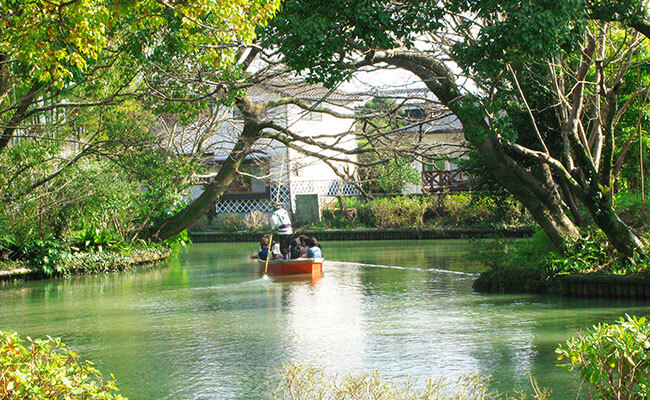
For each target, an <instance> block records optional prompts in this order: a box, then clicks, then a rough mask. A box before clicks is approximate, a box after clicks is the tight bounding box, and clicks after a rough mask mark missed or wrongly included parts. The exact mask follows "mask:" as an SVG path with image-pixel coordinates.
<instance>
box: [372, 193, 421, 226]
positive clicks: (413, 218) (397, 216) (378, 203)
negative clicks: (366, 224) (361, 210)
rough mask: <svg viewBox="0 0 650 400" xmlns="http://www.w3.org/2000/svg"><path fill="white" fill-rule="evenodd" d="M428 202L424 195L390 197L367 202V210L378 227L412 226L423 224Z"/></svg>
mask: <svg viewBox="0 0 650 400" xmlns="http://www.w3.org/2000/svg"><path fill="white" fill-rule="evenodd" d="M429 202H430V199H428V198H426V197H421V198H411V197H390V198H385V199H379V200H375V201H373V202H371V203H369V205H368V212H369V214H370V219H371V221H372V222H373V225H374V226H376V227H378V228H406V227H410V228H414V227H419V226H422V225H423V222H424V212H425V210H426V204H427V203H429Z"/></svg>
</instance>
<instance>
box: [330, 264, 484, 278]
mask: <svg viewBox="0 0 650 400" xmlns="http://www.w3.org/2000/svg"><path fill="white" fill-rule="evenodd" d="M330 262H331V263H334V264H342V265H354V266H357V267H363V268H385V269H403V270H411V271H423V272H436V273H441V274H452V275H465V276H477V275H478V274H474V273H471V272H461V271H450V270H448V269H439V268H416V267H400V266H397V265H380V264H365V263H355V262H345V261H330Z"/></svg>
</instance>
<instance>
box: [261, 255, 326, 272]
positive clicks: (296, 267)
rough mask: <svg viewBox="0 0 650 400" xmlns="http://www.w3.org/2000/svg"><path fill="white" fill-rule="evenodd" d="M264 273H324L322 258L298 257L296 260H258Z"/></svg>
mask: <svg viewBox="0 0 650 400" xmlns="http://www.w3.org/2000/svg"><path fill="white" fill-rule="evenodd" d="M258 262H259V264H260V268H261V271H262V273H265V272H266V273H267V274H269V275H304V274H311V275H321V274H322V273H323V259H322V258H298V259H295V260H269V265H268V267H266V261H265V260H258Z"/></svg>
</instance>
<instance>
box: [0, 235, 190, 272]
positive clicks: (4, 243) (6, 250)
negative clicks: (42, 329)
mask: <svg viewBox="0 0 650 400" xmlns="http://www.w3.org/2000/svg"><path fill="white" fill-rule="evenodd" d="M0 239H2V240H0V279H13V278H23V277H25V278H45V277H54V276H62V275H71V274H90V273H104V272H113V271H122V270H125V269H129V268H133V267H135V266H140V265H143V264H150V263H153V262H156V261H160V260H164V259H165V258H167V257H168V256H169V255H170V254H172V253H174V252H176V251H178V249H179V248H180V247H182V246H184V245H185V244H186V243H187V242H189V236H188V235H187V233H183V234H182V235H179V236H178V237H175V238H173V239H172V240H169V241H166V242H162V243H151V242H146V241H142V240H140V241H131V242H127V241H124V240H121V239H120V238H119V237H118V236H116V235H110V234H107V233H106V232H103V231H101V230H99V229H93V230H89V231H85V232H81V233H79V234H78V235H76V236H73V237H71V239H69V240H66V239H60V238H57V237H55V236H53V235H49V236H48V235H46V236H44V237H41V238H37V239H33V238H20V237H10V236H3V237H2V238H0Z"/></svg>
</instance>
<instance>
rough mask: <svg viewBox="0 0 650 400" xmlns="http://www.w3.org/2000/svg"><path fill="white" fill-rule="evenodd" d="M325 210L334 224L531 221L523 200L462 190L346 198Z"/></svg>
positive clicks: (325, 216)
mask: <svg viewBox="0 0 650 400" xmlns="http://www.w3.org/2000/svg"><path fill="white" fill-rule="evenodd" d="M343 202H344V203H343V206H342V205H341V199H338V200H337V201H336V202H333V203H331V204H329V205H328V206H327V207H326V208H325V209H324V210H323V219H324V221H325V223H326V224H327V226H329V227H332V228H350V227H374V228H403V229H413V228H425V227H433V226H489V225H493V226H494V225H501V226H503V225H506V226H508V225H521V224H529V223H530V222H531V221H530V216H529V215H528V214H527V213H526V212H525V211H524V209H523V207H522V206H521V204H519V203H518V202H517V201H516V200H514V199H512V198H511V197H508V196H501V195H496V196H493V195H491V194H481V193H458V194H453V195H444V196H441V197H439V198H436V197H433V196H412V197H407V196H397V197H388V198H383V199H377V200H372V201H369V202H367V203H364V202H362V201H361V200H356V199H354V198H343ZM353 210H354V211H353Z"/></svg>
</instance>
